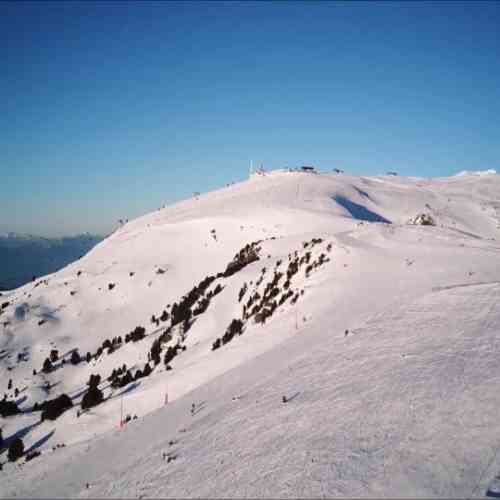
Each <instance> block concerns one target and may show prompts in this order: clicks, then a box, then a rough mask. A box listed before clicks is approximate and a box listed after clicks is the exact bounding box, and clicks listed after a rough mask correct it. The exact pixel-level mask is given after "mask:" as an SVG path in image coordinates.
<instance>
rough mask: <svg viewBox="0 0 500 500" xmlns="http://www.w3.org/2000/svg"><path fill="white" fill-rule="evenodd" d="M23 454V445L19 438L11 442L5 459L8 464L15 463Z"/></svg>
mask: <svg viewBox="0 0 500 500" xmlns="http://www.w3.org/2000/svg"><path fill="white" fill-rule="evenodd" d="M23 453H24V443H23V441H22V439H21V438H16V439H14V441H12V443H11V445H10V446H9V451H8V453H7V458H8V459H9V462H15V461H16V460H18V459H19V458H21V457H22V456H23Z"/></svg>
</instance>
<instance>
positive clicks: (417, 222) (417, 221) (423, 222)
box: [408, 213, 436, 226]
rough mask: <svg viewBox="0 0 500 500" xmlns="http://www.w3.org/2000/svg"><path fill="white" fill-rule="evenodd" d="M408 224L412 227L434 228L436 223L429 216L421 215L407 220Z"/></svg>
mask: <svg viewBox="0 0 500 500" xmlns="http://www.w3.org/2000/svg"><path fill="white" fill-rule="evenodd" d="M408 224H411V225H414V226H435V225H436V222H435V221H434V219H433V218H432V216H431V215H430V214H426V213H421V214H418V215H416V216H415V217H412V218H411V219H409V220H408Z"/></svg>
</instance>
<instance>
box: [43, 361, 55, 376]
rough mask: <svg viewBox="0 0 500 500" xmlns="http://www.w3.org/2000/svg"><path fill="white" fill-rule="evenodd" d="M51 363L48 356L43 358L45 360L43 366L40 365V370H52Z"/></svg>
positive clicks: (44, 371)
mask: <svg viewBox="0 0 500 500" xmlns="http://www.w3.org/2000/svg"><path fill="white" fill-rule="evenodd" d="M52 368H53V367H52V363H51V362H50V359H49V358H45V361H44V362H43V367H42V372H43V373H50V372H51V371H52Z"/></svg>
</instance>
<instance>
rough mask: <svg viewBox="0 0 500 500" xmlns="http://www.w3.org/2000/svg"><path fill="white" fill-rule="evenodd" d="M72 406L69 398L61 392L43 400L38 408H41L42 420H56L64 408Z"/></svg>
mask: <svg viewBox="0 0 500 500" xmlns="http://www.w3.org/2000/svg"><path fill="white" fill-rule="evenodd" d="M72 407H73V403H72V401H71V398H70V397H69V396H68V395H67V394H61V395H60V396H59V397H57V398H55V399H51V400H49V401H44V402H43V403H42V404H41V405H40V406H39V409H40V410H42V415H41V419H42V421H43V420H56V419H57V418H58V417H59V416H60V415H62V414H63V413H64V412H65V411H66V410H68V409H69V408H72Z"/></svg>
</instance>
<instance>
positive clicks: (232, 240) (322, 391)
mask: <svg viewBox="0 0 500 500" xmlns="http://www.w3.org/2000/svg"><path fill="white" fill-rule="evenodd" d="M499 235H500V176H498V175H493V174H492V175H487V176H471V175H463V176H454V177H450V178H438V179H423V178H404V177H398V176H378V177H355V176H350V175H346V174H342V175H338V174H328V173H318V174H315V173H305V172H295V171H291V172H289V171H274V172H270V173H267V174H264V175H262V174H259V175H257V174H256V175H254V176H252V177H251V178H250V179H249V180H247V181H245V182H241V183H238V184H233V185H230V186H228V187H226V188H224V189H220V190H218V191H214V192H211V193H207V194H203V195H199V196H196V197H194V198H192V199H189V200H185V201H183V202H180V203H178V204H176V205H174V206H171V207H168V208H165V209H161V210H158V211H156V212H153V213H151V214H148V215H145V216H143V217H140V218H138V219H135V220H133V221H130V222H129V223H127V224H125V225H124V226H123V227H121V228H120V229H119V230H117V231H116V232H114V233H113V234H112V235H110V236H109V237H108V238H106V239H105V240H103V241H102V242H100V243H99V244H98V245H96V246H95V247H94V248H93V249H92V250H91V251H90V252H89V253H88V254H86V255H85V256H84V257H82V258H81V259H80V260H78V261H76V262H74V263H72V264H70V265H68V266H67V267H65V268H64V269H61V270H60V271H58V272H56V273H54V274H51V275H48V276H45V277H43V278H40V279H38V280H36V281H35V282H33V283H29V284H27V285H25V286H23V287H20V288H18V289H16V290H13V291H10V292H7V293H4V295H3V296H2V297H0V298H1V301H2V302H3V305H2V306H1V307H2V314H1V315H0V322H1V324H0V328H1V336H0V374H1V377H2V378H1V380H2V381H3V388H2V389H3V391H5V392H6V393H7V400H8V401H9V400H11V401H17V404H18V406H19V408H20V409H21V410H22V413H19V414H16V415H14V416H9V417H5V418H3V419H2V420H1V421H0V422H1V423H0V426H1V427H2V430H3V437H4V439H6V443H5V444H6V445H7V446H6V447H5V448H4V452H3V453H2V455H1V457H2V458H1V460H2V462H4V464H3V470H2V471H1V472H0V475H1V476H2V481H1V483H0V484H1V485H0V496H2V497H12V496H21V497H94V498H95V497H122V498H123V497H139V498H142V497H200V496H201V497H219V498H220V497H232V498H234V497H267V498H269V497H273V498H275V497H319V496H326V497H335V496H347V497H366V496H369V497H381V496H392V497H398V498H401V497H419V496H421V497H430V496H440V497H476V496H484V495H485V494H486V493H487V492H488V491H489V493H490V494H491V493H492V491H493V489H494V488H495V486H494V483H493V482H492V481H494V478H495V476H496V475H497V474H498V473H500V452H499V450H500V421H499V419H498V408H500V393H499V391H498V386H499V383H500V367H499V365H498V357H499V353H500V335H499V332H500V301H499V298H500V265H499V263H500V244H499V242H498V237H499ZM51 351H57V352H53V353H52V360H53V361H52V363H48V362H47V361H46V360H47V358H50V357H51ZM76 351H78V353H79V355H80V356H81V357H82V358H83V360H82V361H81V362H79V363H76V361H77V360H78V359H77V358H78V356H76V354H74V353H75V352H76ZM87 353H89V355H88V358H89V361H88V362H87V360H86V357H87ZM71 358H73V361H74V363H75V364H73V363H72V362H71ZM158 358H159V359H158ZM155 360H156V361H159V363H158V364H156V361H155ZM44 364H45V368H46V370H45V371H46V373H44V372H43V371H42V367H43V366H44ZM124 364H125V365H126V367H125V370H124V369H123V365H124ZM146 365H148V368H146ZM145 368H146V369H145ZM150 369H151V373H149V371H150ZM34 370H36V374H35V371H34ZM117 371H118V374H117ZM138 371H140V373H139V374H137V372H138ZM97 374H98V375H100V376H101V380H100V381H99V380H96V379H94V378H93V381H92V382H91V385H92V386H93V387H94V388H93V389H89V386H88V385H87V382H88V381H90V380H89V379H90V378H91V375H97ZM144 374H145V375H144ZM9 379H12V387H11V388H10V389H9V388H8V382H9ZM95 387H97V389H95ZM16 389H17V390H18V391H19V392H16ZM99 391H101V392H102V396H103V401H102V402H100V403H99V404H97V405H95V406H91V407H90V408H88V409H83V410H82V408H81V404H82V400H83V398H87V400H86V401H87V402H88V401H89V400H92V398H94V399H95V400H99V395H98V394H99ZM61 394H67V395H68V397H69V398H68V399H69V400H70V401H71V404H72V406H71V407H70V408H69V409H67V410H66V411H65V412H64V413H62V414H61V415H60V416H59V417H58V418H56V419H55V420H49V419H47V418H46V419H45V420H43V421H41V420H40V416H41V412H40V411H35V410H37V408H36V407H35V408H33V407H34V405H35V403H38V404H40V403H43V402H44V401H47V400H53V399H54V398H56V397H57V396H59V395H61ZM89 394H90V396H89ZM96 394H97V396H96ZM5 406H6V405H5V403H4V408H5ZM83 406H86V405H85V404H84V405H83ZM42 409H44V410H46V409H47V406H45V407H43V405H42ZM122 414H123V417H126V416H127V415H130V417H131V420H130V421H128V422H126V423H125V424H124V425H121V423H120V422H121V420H122V417H121V416H122ZM135 416H137V418H134V417H135ZM124 419H125V420H127V419H126V418H124ZM17 437H20V438H22V441H23V443H24V452H25V454H24V457H23V458H21V459H19V460H17V461H16V462H13V463H11V462H7V451H5V450H6V448H7V447H8V446H9V445H11V444H12V442H13V441H14V439H15V438H17ZM63 445H64V446H63ZM35 451H39V452H41V455H39V456H35V457H33V452H35ZM31 457H33V458H32V459H31V460H29V461H26V458H31ZM488 488H489V489H490V490H488Z"/></svg>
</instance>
